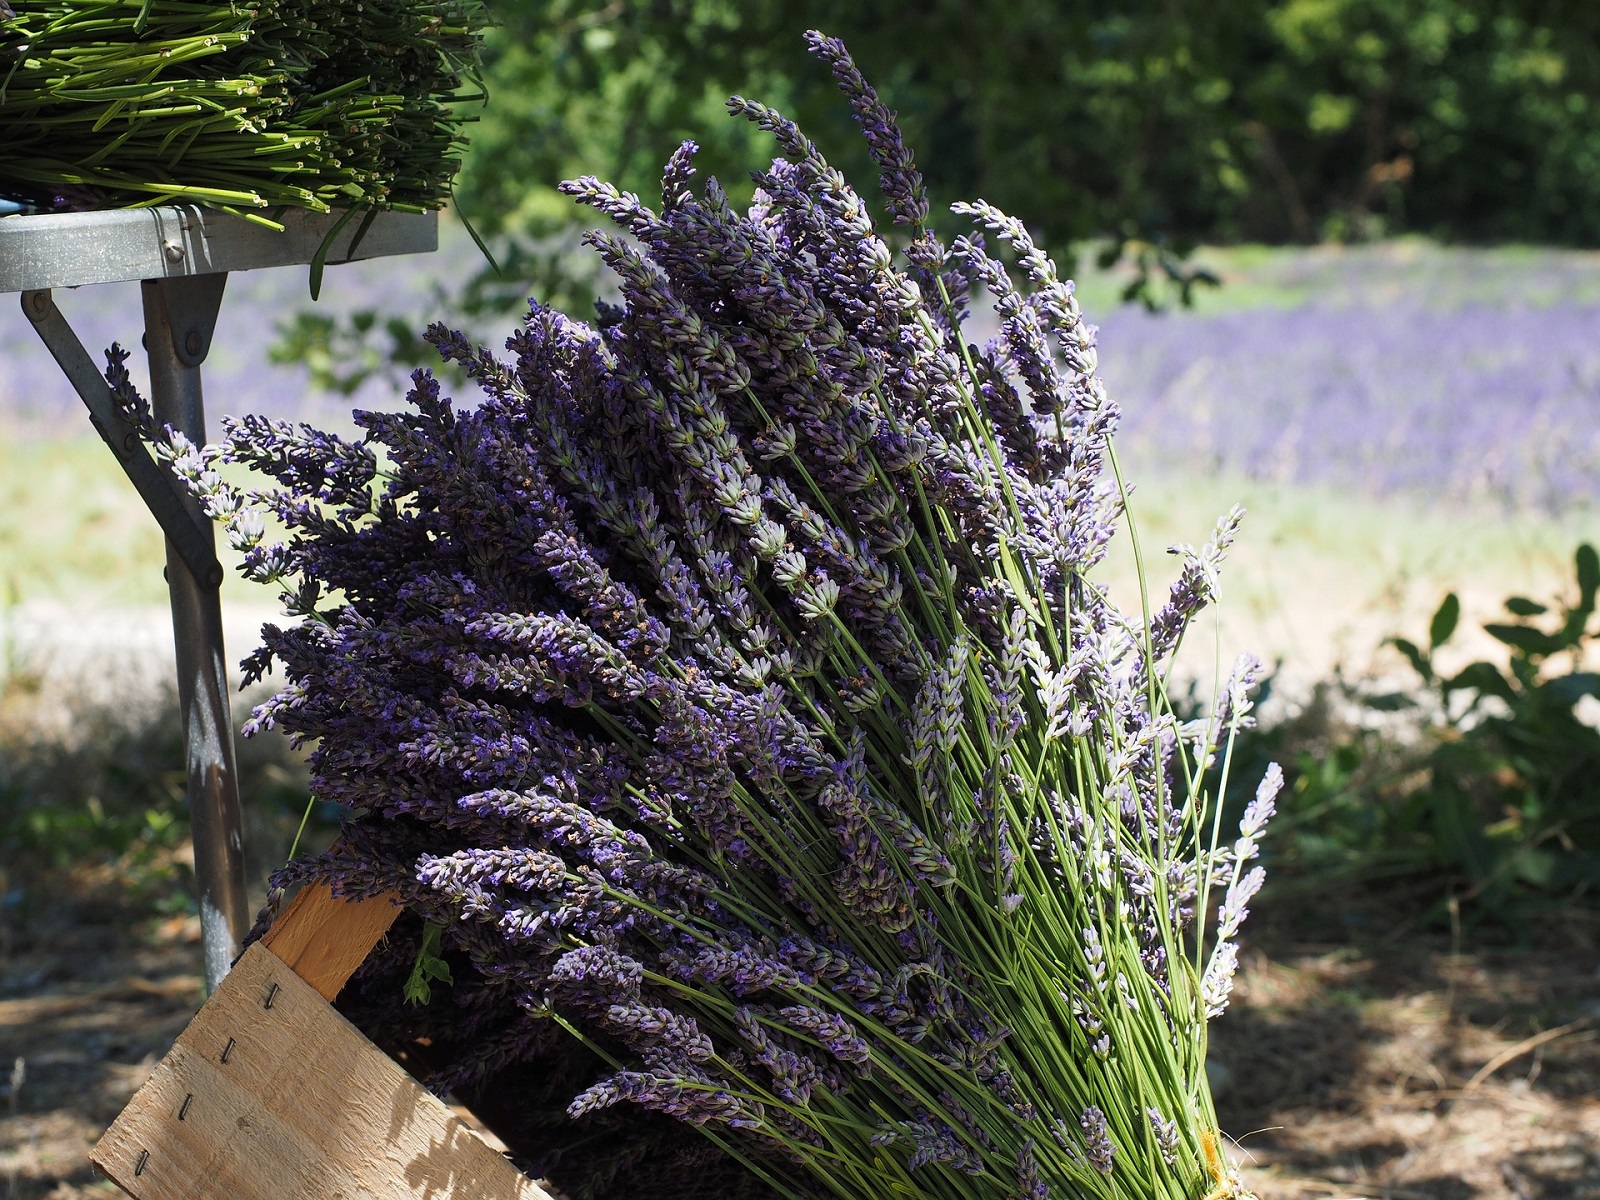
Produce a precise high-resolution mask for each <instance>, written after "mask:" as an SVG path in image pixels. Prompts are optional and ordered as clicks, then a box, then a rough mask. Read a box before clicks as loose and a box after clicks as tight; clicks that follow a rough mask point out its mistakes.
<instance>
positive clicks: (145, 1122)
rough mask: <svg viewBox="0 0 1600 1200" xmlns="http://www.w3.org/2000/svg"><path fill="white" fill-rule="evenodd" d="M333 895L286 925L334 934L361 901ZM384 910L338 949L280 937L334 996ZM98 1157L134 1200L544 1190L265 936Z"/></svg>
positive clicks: (532, 1195) (389, 1197)
mask: <svg viewBox="0 0 1600 1200" xmlns="http://www.w3.org/2000/svg"><path fill="white" fill-rule="evenodd" d="M308 890H309V889H308ZM304 895H305V893H302V896H304ZM299 901H300V897H297V898H296V902H297V903H298V902H299ZM331 903H333V904H336V905H338V906H339V907H338V908H333V909H326V908H325V907H324V906H323V905H322V904H321V902H320V901H319V900H318V899H317V897H316V896H312V897H311V898H310V899H307V900H306V901H305V904H304V906H303V908H302V912H301V916H300V917H299V918H297V919H296V920H295V921H294V922H291V923H290V925H289V929H290V932H291V933H293V931H294V929H295V928H296V926H297V925H300V924H301V923H302V922H304V924H305V925H306V926H310V925H314V924H318V923H321V924H322V925H323V928H324V932H327V931H328V930H327V926H328V925H329V924H331V925H332V926H333V930H332V931H333V932H334V933H335V934H337V933H338V931H339V928H340V925H341V922H340V921H339V917H340V915H341V913H340V909H345V910H355V909H360V908H361V907H362V906H361V905H350V904H346V903H345V902H344V901H331ZM369 903H370V904H376V903H378V902H369ZM381 903H382V905H383V907H384V908H387V909H388V910H389V919H390V920H392V919H393V913H394V912H395V911H396V910H394V909H393V908H392V906H390V905H389V904H388V902H387V901H382V902H381ZM378 911H379V910H377V909H376V908H371V909H368V910H367V912H366V913H364V914H362V913H355V912H351V913H349V914H348V915H349V916H350V917H351V918H352V920H353V923H354V924H355V926H356V927H357V928H356V933H355V934H354V935H353V936H352V937H349V938H343V939H341V938H340V937H335V938H334V940H335V942H340V941H341V940H342V941H343V946H344V949H343V950H341V951H339V952H337V953H332V952H329V953H323V952H321V951H318V950H315V949H313V948H312V947H313V946H314V944H315V943H317V942H318V941H319V938H318V937H315V936H313V937H311V938H310V939H309V940H308V941H306V942H305V943H301V942H300V941H299V940H298V938H297V937H296V938H289V939H287V946H288V948H289V949H290V951H291V953H294V954H296V956H297V960H298V961H300V962H302V963H310V964H311V965H312V967H313V971H312V973H313V975H315V976H318V977H319V978H321V980H322V986H323V987H328V986H330V984H331V987H332V991H333V992H337V991H338V988H339V986H340V985H341V984H342V983H343V982H344V976H348V975H349V974H350V971H352V970H354V967H355V965H357V964H359V962H360V959H359V958H357V959H355V960H354V962H353V963H352V964H351V965H350V966H349V968H348V969H346V970H345V971H344V976H340V977H339V978H338V982H337V983H332V982H331V981H332V977H333V975H334V974H336V973H337V971H336V966H337V964H338V963H340V962H343V961H344V960H345V959H348V957H349V955H350V953H351V952H352V949H353V947H354V946H356V945H359V944H360V942H361V940H362V939H363V938H368V937H369V935H370V940H368V941H367V942H366V945H367V949H370V948H371V946H372V945H373V944H375V943H376V942H377V940H378V938H379V937H381V936H382V934H383V930H382V929H378V930H377V931H376V932H372V929H373V927H375V926H376V924H377V920H376V915H375V914H377V913H378ZM290 916H291V914H290V913H288V912H286V913H285V914H284V916H283V917H282V918H280V922H279V923H280V924H282V923H283V922H284V921H286V920H288V919H289V917H290ZM311 918H315V919H314V920H313V919H311ZM387 927H388V921H384V922H383V928H387ZM279 945H285V941H280V942H279ZM362 956H363V957H364V956H365V951H363V952H362ZM89 1157H90V1159H91V1160H92V1161H93V1162H94V1164H95V1165H96V1166H97V1167H98V1168H99V1169H100V1170H101V1171H102V1172H104V1173H105V1174H106V1175H107V1176H108V1177H109V1178H110V1179H112V1180H113V1181H114V1182H115V1183H116V1184H117V1185H118V1186H119V1187H121V1188H122V1189H123V1190H124V1191H126V1192H128V1193H129V1194H130V1195H132V1196H135V1197H137V1198H138V1200H411V1198H416V1200H549V1197H548V1195H547V1193H545V1192H544V1191H543V1190H542V1189H541V1188H540V1187H539V1186H538V1185H537V1184H535V1183H534V1182H533V1181H532V1180H530V1179H528V1178H527V1177H526V1176H524V1175H522V1174H521V1173H520V1172H519V1171H517V1170H516V1169H515V1168H514V1167H512V1166H511V1164H510V1163H509V1162H507V1161H506V1159H504V1158H502V1157H501V1156H500V1155H499V1154H497V1153H496V1152H495V1151H494V1150H492V1149H491V1148H490V1147H489V1146H488V1145H487V1144H486V1143H485V1142H484V1141H483V1140H482V1139H481V1138H479V1137H478V1135H477V1134H475V1133H474V1132H473V1131H472V1130H471V1129H469V1128H468V1127H467V1125H466V1124H465V1123H463V1122H462V1120H461V1119H460V1118H459V1117H457V1116H456V1115H455V1114H453V1113H452V1112H450V1110H449V1109H448V1108H446V1107H445V1106H444V1104H442V1103H441V1102H440V1101H439V1100H438V1099H437V1098H435V1097H434V1096H432V1095H430V1094H429V1093H428V1092H427V1091H426V1090H425V1089H423V1088H422V1087H421V1086H420V1085H419V1084H418V1083H417V1082H416V1081H415V1080H413V1079H412V1078H411V1077H410V1076H409V1075H407V1074H406V1072H405V1071H404V1070H403V1069H402V1068H401V1067H400V1066H399V1065H397V1064H396V1063H395V1062H394V1061H393V1060H391V1059H390V1058H389V1057H388V1056H387V1055H385V1054H384V1053H383V1052H382V1051H381V1050H379V1049H378V1048H377V1047H376V1046H374V1045H373V1044H372V1043H371V1042H370V1041H368V1040H367V1039H366V1038H365V1037H363V1036H362V1034H361V1032H360V1031H359V1030H357V1029H356V1027H355V1026H353V1025H351V1024H350V1022H348V1021H346V1020H345V1019H344V1018H343V1017H342V1016H340V1015H339V1014H338V1013H337V1012H336V1011H334V1009H333V1007H332V1006H331V1005H330V1004H329V1003H328V1002H327V1000H326V999H325V997H324V996H323V995H322V994H321V993H320V992H319V990H318V987H317V986H313V984H311V983H308V982H306V981H305V980H303V979H301V978H300V977H299V976H298V975H296V974H295V971H294V970H293V969H291V968H290V966H289V965H288V964H287V963H286V962H285V961H284V960H283V959H281V958H279V957H278V956H277V954H276V953H275V952H274V951H273V950H269V949H268V948H267V947H266V945H265V944H257V945H255V946H252V947H251V948H250V949H249V950H247V951H246V952H245V954H244V956H243V957H242V958H241V959H240V960H239V962H238V963H237V964H236V965H235V966H234V968H233V970H232V972H231V973H229V975H228V977H227V978H226V979H224V980H223V982H222V985H221V986H220V987H219V988H218V989H217V991H216V993H215V994H214V995H212V997H211V999H210V1000H209V1001H207V1002H206V1005H205V1007H204V1008H202V1009H201V1010H200V1013H199V1014H198V1015H197V1016H196V1017H195V1019H194V1020H193V1021H192V1022H190V1024H189V1027H188V1028H187V1029H185V1030H184V1032H183V1033H182V1035H180V1036H179V1038H178V1041H177V1043H176V1044H175V1045H174V1046H173V1048H172V1051H171V1052H170V1053H169V1054H168V1055H167V1057H166V1058H165V1059H163V1060H162V1062H161V1064H160V1065H159V1066H158V1067H157V1068H156V1070H155V1073H154V1074H153V1075H152V1076H151V1078H150V1081H149V1082H148V1083H147V1084H145V1086H144V1087H143V1088H141V1089H140V1090H139V1092H138V1094H137V1095H135V1096H134V1098H133V1099H132V1100H131V1101H130V1102H129V1103H128V1106H127V1108H125V1109H124V1110H123V1111H122V1115H121V1116H119V1117H118V1118H117V1120H116V1122H115V1124H113V1125H112V1126H111V1128H110V1129H109V1130H107V1131H106V1134H105V1136H104V1137H102V1138H101V1139H100V1142H99V1144H98V1145H96V1146H95V1148H94V1150H93V1151H92V1152H91V1154H90V1156H89Z"/></svg>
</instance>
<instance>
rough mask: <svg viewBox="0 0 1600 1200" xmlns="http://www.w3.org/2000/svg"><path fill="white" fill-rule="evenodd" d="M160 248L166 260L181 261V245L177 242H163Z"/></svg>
mask: <svg viewBox="0 0 1600 1200" xmlns="http://www.w3.org/2000/svg"><path fill="white" fill-rule="evenodd" d="M161 249H162V251H163V252H165V254H166V256H167V261H168V262H170V263H180V262H182V261H183V247H182V246H180V245H179V244H178V243H177V242H165V243H163V244H162V247H161Z"/></svg>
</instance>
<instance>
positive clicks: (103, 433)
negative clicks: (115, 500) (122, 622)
mask: <svg viewBox="0 0 1600 1200" xmlns="http://www.w3.org/2000/svg"><path fill="white" fill-rule="evenodd" d="M222 278H226V276H223V277H222ZM22 311H23V312H24V313H26V314H27V317H28V320H30V321H32V322H33V327H34V330H35V331H36V332H37V333H38V334H39V340H40V341H42V342H44V344H45V348H46V349H48V350H49V351H50V355H51V357H53V358H54V359H55V360H56V364H57V365H58V366H59V367H60V368H61V372H62V374H64V375H65V376H66V377H67V381H68V382H69V383H71V384H72V387H73V390H74V391H76V392H77V393H78V397H79V398H80V399H81V400H82V401H83V403H84V407H85V408H87V409H88V410H89V423H90V424H92V425H93V426H94V428H95V432H96V433H98V434H99V435H100V438H101V440H102V441H104V442H105V444H106V445H107V446H109V447H110V448H111V453H112V455H113V456H115V458H116V460H117V464H118V465H119V466H120V467H121V468H122V470H123V473H124V474H126V475H127V477H128V481H129V482H130V483H132V484H133V486H134V490H135V491H137V492H138V493H139V498H140V499H141V500H143V501H144V503H145V507H146V508H148V509H149V510H150V515H151V516H153V517H155V519H156V524H158V525H160V526H161V532H162V533H164V534H166V535H167V541H169V542H170V543H172V545H173V546H174V547H176V548H177V551H178V553H179V554H180V555H181V556H182V557H183V561H184V564H185V565H186V566H187V567H188V568H189V573H190V574H191V575H193V576H194V577H195V578H196V579H203V580H205V581H206V582H207V583H208V584H210V586H212V587H217V586H219V585H220V584H221V583H222V564H221V563H219V562H218V561H217V556H216V554H215V553H213V552H212V549H211V541H210V538H211V523H210V522H209V521H205V520H204V519H203V518H201V519H199V520H197V519H196V518H195V516H194V514H193V513H192V512H191V511H190V510H189V509H188V508H187V507H186V505H185V498H184V496H183V494H182V492H181V491H180V490H179V489H178V488H177V486H176V485H175V484H174V483H173V480H172V477H171V476H170V475H168V474H167V473H166V472H165V471H163V470H162V469H161V468H160V467H159V466H157V465H156V461H155V459H154V458H153V457H151V454H150V451H149V450H147V449H146V448H145V445H144V442H143V440H142V439H141V438H140V436H139V431H138V429H136V428H135V427H134V425H133V422H131V421H129V420H128V419H127V418H125V417H124V416H123V415H122V414H121V413H120V412H118V411H117V407H116V404H115V403H114V402H113V401H112V397H111V388H110V387H109V386H108V385H107V384H106V381H105V379H104V377H102V376H101V374H100V371H99V370H98V369H97V368H96V367H95V365H94V359H93V358H91V357H90V356H89V352H88V351H87V350H85V349H84V348H83V343H82V342H81V341H79V340H78V335H77V334H75V333H73V331H72V326H71V325H69V324H68V323H67V319H66V317H64V316H62V314H61V310H60V309H59V308H57V307H56V303H55V300H54V299H53V298H52V297H51V295H50V292H49V290H48V289H41V290H39V291H35V292H23V293H22ZM207 343H208V345H207V348H209V338H208V339H207ZM202 357H203V356H202ZM196 365H198V364H196Z"/></svg>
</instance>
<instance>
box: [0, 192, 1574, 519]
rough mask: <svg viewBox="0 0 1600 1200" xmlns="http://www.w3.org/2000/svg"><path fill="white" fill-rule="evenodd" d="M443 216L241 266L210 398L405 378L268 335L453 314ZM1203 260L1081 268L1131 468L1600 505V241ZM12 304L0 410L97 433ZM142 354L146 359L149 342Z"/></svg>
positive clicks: (93, 321) (320, 402)
mask: <svg viewBox="0 0 1600 1200" xmlns="http://www.w3.org/2000/svg"><path fill="white" fill-rule="evenodd" d="M441 233H442V235H443V236H442V241H443V245H444V248H443V249H442V250H441V251H440V252H439V253H437V254H434V255H423V256H416V257H411V258H397V259H388V260H379V261H374V262H369V263H360V264H355V265H352V266H344V267H337V268H330V269H329V271H328V274H327V281H326V285H325V288H324V294H323V299H322V301H321V302H320V303H319V304H318V305H316V306H314V307H313V306H312V305H311V302H310V300H309V297H308V295H307V291H306V273H305V270H304V268H283V269H278V270H272V271H259V272H252V273H247V274H242V275H237V276H235V277H234V278H233V279H231V280H230V281H229V284H228V295H227V298H226V300H225V301H224V304H223V310H222V317H221V321H220V322H219V330H218V336H217V339H216V344H215V349H214V351H213V353H212V358H211V361H210V362H209V363H208V364H207V375H206V397H207V409H208V411H209V412H210V413H211V414H212V415H213V416H214V417H215V416H217V415H220V414H222V413H229V412H232V413H237V412H245V411H253V412H263V413H268V414H271V415H274V416H280V417H291V418H297V419H305V420H313V421H317V422H321V423H325V424H329V425H333V426H336V427H337V426H343V425H345V424H346V423H347V420H348V413H349V410H350V409H351V407H352V406H361V407H389V406H393V405H395V404H397V403H399V402H400V398H401V394H402V391H403V387H402V385H400V384H399V383H398V382H397V381H395V380H393V379H392V378H391V379H390V380H374V381H372V382H369V383H368V384H367V385H366V386H365V387H364V388H363V389H362V390H361V391H360V392H359V393H358V394H357V395H356V396H355V397H353V398H351V399H345V398H343V397H339V396H335V395H329V394H325V393H317V392H315V391H313V390H311V389H310V387H309V386H308V384H307V372H306V371H305V370H304V369H303V368H293V367H281V366H274V365H272V364H270V363H268V361H267V355H266V350H267V347H268V345H270V343H271V342H272V340H273V337H274V325H275V324H276V323H278V322H280V321H284V320H286V319H287V318H288V317H289V316H290V315H292V314H293V313H294V312H295V311H297V310H302V309H304V310H308V311H319V312H323V313H328V314H333V315H337V314H341V313H349V312H353V311H356V310H359V309H362V308H376V309H378V310H379V311H381V312H386V313H387V312H395V313H399V314H402V315H405V316H407V317H409V318H412V319H413V320H415V321H417V322H418V323H420V322H422V321H423V320H425V319H427V318H428V317H432V316H446V317H448V315H449V314H448V313H441V312H439V311H438V301H437V300H436V299H435V296H436V295H437V294H438V293H439V286H438V285H439V281H460V280H464V279H466V278H467V277H468V276H470V275H471V274H472V273H473V272H474V271H475V270H477V268H478V266H479V263H480V260H479V259H478V258H477V257H476V251H475V250H474V249H473V247H472V245H471V243H470V241H469V240H468V239H467V238H466V237H465V236H464V234H462V232H461V231H460V230H459V229H457V228H455V227H454V226H452V225H449V224H448V223H447V224H446V225H445V227H444V228H443V229H442V230H441ZM1201 260H1202V261H1205V262H1207V263H1208V265H1211V266H1212V267H1214V269H1215V270H1216V271H1217V273H1218V274H1219V275H1220V276H1221V277H1222V278H1223V279H1224V281H1225V285H1224V287H1223V288H1222V289H1220V290H1219V291H1216V292H1210V293H1204V294H1202V296H1201V297H1200V304H1199V306H1198V309H1197V311H1194V312H1170V313H1165V314H1160V315H1154V316H1152V315H1150V314H1147V313H1145V312H1143V311H1142V310H1138V309H1133V308H1129V307H1126V306H1121V305H1118V304H1117V303H1116V301H1115V294H1116V284H1117V281H1116V279H1115V278H1113V277H1110V276H1106V275H1099V274H1095V273H1092V272H1090V273H1085V274H1081V275H1080V285H1081V286H1080V293H1081V295H1082V297H1083V300H1084V304H1085V308H1086V309H1087V311H1088V312H1089V313H1090V315H1091V317H1092V318H1093V319H1095V320H1096V321H1097V322H1098V323H1099V325H1100V330H1101V335H1100V346H1101V354H1102V364H1103V367H1104V371H1105V374H1106V377H1107V379H1108V382H1109V384H1110V387H1111V390H1112V394H1113V395H1114V396H1115V397H1116V398H1117V399H1118V400H1119V401H1120V402H1121V404H1122V406H1123V409H1124V412H1125V414H1126V422H1125V426H1124V437H1123V452H1124V455H1125V457H1126V458H1127V460H1128V462H1129V464H1130V467H1131V468H1132V470H1133V471H1134V473H1135V476H1136V477H1150V476H1151V475H1153V474H1160V475H1169V474H1179V475H1192V474H1196V473H1199V474H1206V475H1212V474H1223V475H1229V476H1235V477H1238V476H1245V477H1248V478H1252V479H1257V480H1261V481H1264V482H1271V483H1277V484H1322V485H1329V486H1332V487H1335V488H1338V489H1341V490H1349V491H1352V492H1355V493H1358V494H1361V495H1365V496H1368V497H1386V496H1396V495H1400V496H1405V497H1407V498H1408V499H1414V500H1421V501H1424V502H1435V503H1444V504H1448V505H1452V506H1454V505H1459V504H1460V503H1462V502H1468V503H1471V504H1473V505H1474V506H1478V505H1487V506H1493V507H1495V508H1498V509H1501V510H1503V511H1522V512H1542V513H1552V514H1553V513H1562V512H1568V511H1572V510H1574V509H1576V510H1579V511H1582V510H1585V509H1588V508H1592V507H1595V506H1596V505H1600V255H1595V254H1592V253H1577V252H1566V251H1550V250H1530V249H1522V248H1511V249H1506V250H1491V251H1485V250H1461V249H1449V248H1443V247H1438V246H1433V245H1430V244H1428V243H1423V242H1414V241H1408V242H1398V243H1389V244H1381V245H1375V246H1365V247H1356V248H1340V247H1319V248H1312V249H1274V250H1264V249H1261V248H1250V247H1246V248H1239V249H1233V250H1215V251H1207V252H1202V255H1201ZM59 299H60V302H61V304H62V306H63V308H64V309H65V310H66V311H67V312H68V314H69V316H70V317H71V318H72V320H73V321H74V323H75V325H76V326H77V328H78V329H79V332H80V334H81V335H82V336H83V339H84V341H85V343H86V344H87V345H88V346H89V348H90V350H91V352H92V353H94V354H95V355H96V357H97V358H98V357H99V354H100V351H101V350H103V349H104V347H105V346H106V345H108V344H109V343H110V342H111V341H112V340H113V339H120V340H122V341H123V342H124V343H128V342H130V341H134V340H136V338H137V331H138V328H139V318H138V313H139V298H138V288H137V286H136V285H132V284H119V285H109V286H104V287H93V288H81V289H78V290H77V291H75V292H68V293H63V294H61V295H60V297H59ZM0 314H3V315H0V328H8V329H9V331H10V332H9V336H6V337H4V338H3V339H0V428H4V429H7V430H9V431H10V434H11V436H17V435H21V434H24V433H26V432H28V431H32V432H44V433H53V434H61V433H68V434H70V433H72V432H73V431H75V430H82V431H83V432H84V433H85V434H87V432H88V430H87V426H86V424H85V423H83V422H84V416H83V413H82V410H81V407H80V406H79V404H78V401H77V400H76V398H75V397H74V396H73V394H72V393H71V391H70V390H69V389H68V387H67V385H66V383H65V381H64V380H62V379H61V377H60V375H59V374H58V373H57V371H56V370H55V368H54V365H53V364H52V363H51V362H50V360H49V358H48V356H47V355H46V354H45V352H44V349H43V347H41V346H40V345H39V344H38V343H37V342H36V341H35V339H34V338H33V337H32V333H31V330H29V329H28V328H27V326H26V323H25V322H24V320H23V318H22V316H21V314H20V313H14V312H13V313H4V310H0ZM7 322H9V325H6V324H5V323H7ZM490 332H492V331H490ZM494 340H496V341H497V340H498V338H497V337H496V338H495V339H494ZM133 365H134V366H135V368H136V371H138V370H142V363H141V361H140V356H138V355H135V357H134V360H133ZM137 377H138V376H137V374H136V378H137Z"/></svg>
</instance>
